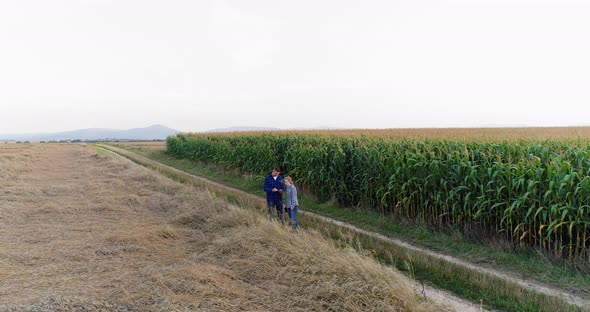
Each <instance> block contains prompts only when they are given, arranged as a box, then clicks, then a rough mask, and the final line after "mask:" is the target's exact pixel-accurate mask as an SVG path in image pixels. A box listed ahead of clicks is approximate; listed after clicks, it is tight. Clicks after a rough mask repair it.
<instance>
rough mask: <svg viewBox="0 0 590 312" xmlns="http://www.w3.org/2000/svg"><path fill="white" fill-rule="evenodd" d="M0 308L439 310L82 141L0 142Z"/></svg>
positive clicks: (364, 263) (334, 251) (334, 254)
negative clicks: (80, 142) (37, 143)
mask: <svg viewBox="0 0 590 312" xmlns="http://www.w3.org/2000/svg"><path fill="white" fill-rule="evenodd" d="M0 197H1V198H0V238H1V239H0V311H56V310H57V311H70V310H82V309H84V310H87V311H98V310H101V311H219V310H223V311H240V310H244V311H284V310H290V311H303V310H306V311H308V310H315V311H320V310H337V311H371V310H374V311H440V310H441V308H440V307H435V306H433V305H431V304H427V303H425V302H421V301H419V298H418V296H416V294H415V293H414V288H413V286H412V284H411V282H410V281H409V280H407V278H406V277H404V276H402V275H401V274H399V273H398V272H396V271H393V270H392V269H389V268H385V267H383V266H381V265H379V264H377V263H376V262H375V261H373V260H371V259H369V258H368V257H365V256H362V255H359V254H357V253H355V252H354V251H352V250H341V249H338V248H336V247H334V246H333V244H332V243H331V242H329V241H325V240H324V239H322V238H320V236H319V235H316V234H314V233H313V232H303V233H300V234H297V235H295V234H294V233H292V232H290V231H289V230H287V229H285V228H282V227H280V226H278V225H277V224H273V223H269V222H268V221H266V220H265V219H264V218H263V217H262V216H259V215H257V214H255V213H253V212H251V211H246V210H242V209H239V208H236V207H233V206H231V205H229V204H228V203H226V202H224V201H221V200H218V199H215V198H213V197H212V195H211V194H209V193H205V192H203V191H199V190H196V189H194V188H192V187H189V186H185V185H181V184H178V183H176V182H173V181H171V180H168V179H166V178H164V177H161V176H159V175H157V174H155V173H153V172H150V171H149V170H147V169H144V168H142V167H139V166H136V165H134V164H131V163H130V162H127V161H125V160H122V159H119V158H116V157H113V156H111V155H108V154H105V153H99V152H97V151H96V150H94V149H93V148H92V147H90V146H85V145H74V144H64V145H58V144H55V145H45V144H44V145H20V144H19V145H12V144H10V145H9V144H6V145H2V146H0Z"/></svg>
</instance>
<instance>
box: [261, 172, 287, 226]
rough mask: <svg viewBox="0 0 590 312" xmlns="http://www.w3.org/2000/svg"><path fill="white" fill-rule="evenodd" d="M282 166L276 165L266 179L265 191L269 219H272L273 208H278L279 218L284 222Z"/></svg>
mask: <svg viewBox="0 0 590 312" xmlns="http://www.w3.org/2000/svg"><path fill="white" fill-rule="evenodd" d="M280 174H281V168H279V167H276V168H274V170H273V171H272V173H271V174H269V175H268V176H267V177H266V179H265V180H264V191H265V192H266V202H267V204H268V219H269V220H272V215H273V210H274V209H275V208H276V210H277V218H278V219H279V222H280V223H281V224H283V222H284V221H283V191H284V190H285V185H284V184H283V178H282V177H281V176H280Z"/></svg>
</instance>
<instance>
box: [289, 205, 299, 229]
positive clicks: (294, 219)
mask: <svg viewBox="0 0 590 312" xmlns="http://www.w3.org/2000/svg"><path fill="white" fill-rule="evenodd" d="M297 210H299V206H295V207H293V209H292V210H291V211H290V213H289V218H291V222H292V223H293V229H294V230H296V229H297V228H299V220H297Z"/></svg>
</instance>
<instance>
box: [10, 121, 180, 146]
mask: <svg viewBox="0 0 590 312" xmlns="http://www.w3.org/2000/svg"><path fill="white" fill-rule="evenodd" d="M179 132H180V131H178V130H174V129H171V128H168V127H165V126H162V125H153V126H150V127H146V128H134V129H128V130H118V129H101V128H90V129H81V130H74V131H66V132H58V133H32V134H31V133H30V134H8V135H0V141H31V142H39V141H64V140H66V141H73V140H82V141H85V140H164V139H166V138H167V137H168V136H170V135H175V134H177V133H179Z"/></svg>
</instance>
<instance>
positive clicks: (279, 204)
mask: <svg viewBox="0 0 590 312" xmlns="http://www.w3.org/2000/svg"><path fill="white" fill-rule="evenodd" d="M267 204H268V220H271V221H272V215H273V214H274V210H275V208H276V210H277V218H278V220H279V222H280V223H281V224H283V222H284V221H283V200H282V199H279V200H273V199H270V200H268V201H267Z"/></svg>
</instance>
